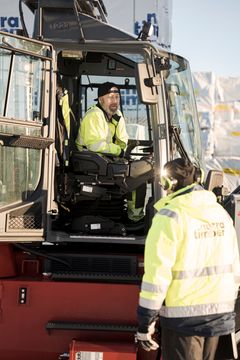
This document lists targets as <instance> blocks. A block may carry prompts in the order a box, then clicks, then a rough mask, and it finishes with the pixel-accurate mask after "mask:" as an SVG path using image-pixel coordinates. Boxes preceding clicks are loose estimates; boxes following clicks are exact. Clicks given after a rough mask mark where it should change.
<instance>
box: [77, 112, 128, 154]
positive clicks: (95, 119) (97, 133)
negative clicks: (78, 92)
mask: <svg viewBox="0 0 240 360" xmlns="http://www.w3.org/2000/svg"><path fill="white" fill-rule="evenodd" d="M117 115H119V116H120V120H119V121H118V122H116V121H114V120H113V122H108V121H107V120H106V118H105V114H104V112H103V111H102V110H101V109H99V107H97V106H96V105H94V106H93V107H91V108H90V109H89V110H88V111H87V112H86V114H85V116H84V118H83V120H82V122H81V126H80V129H79V132H78V136H77V139H76V146H77V148H78V149H79V150H80V151H81V150H82V149H83V148H84V147H86V148H87V149H89V150H91V151H94V152H100V153H109V154H112V155H116V156H118V155H120V153H121V150H122V149H123V150H124V149H125V148H126V146H127V142H128V135H127V131H126V127H125V121H124V118H123V116H122V113H121V112H120V111H118V112H117ZM114 136H115V138H116V140H115V142H113V137H114Z"/></svg>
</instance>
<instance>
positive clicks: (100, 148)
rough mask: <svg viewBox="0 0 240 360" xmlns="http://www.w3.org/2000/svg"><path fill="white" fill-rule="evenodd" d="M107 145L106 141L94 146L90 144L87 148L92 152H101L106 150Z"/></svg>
mask: <svg viewBox="0 0 240 360" xmlns="http://www.w3.org/2000/svg"><path fill="white" fill-rule="evenodd" d="M106 145H107V144H106V142H105V141H98V142H96V143H94V144H89V145H88V146H87V147H88V148H89V149H90V150H92V151H100V150H103V149H104V148H106Z"/></svg>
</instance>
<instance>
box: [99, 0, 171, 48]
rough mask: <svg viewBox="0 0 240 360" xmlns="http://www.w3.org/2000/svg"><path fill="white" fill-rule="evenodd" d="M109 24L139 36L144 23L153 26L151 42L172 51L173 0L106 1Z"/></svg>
mask: <svg viewBox="0 0 240 360" xmlns="http://www.w3.org/2000/svg"><path fill="white" fill-rule="evenodd" d="M104 3H105V6H106V9H107V12H108V22H109V23H110V24H111V25H114V26H115V27H118V28H121V29H124V30H125V31H127V32H129V33H133V34H135V35H136V37H137V35H138V34H139V33H140V31H141V29H142V26H143V22H144V21H147V22H150V23H151V24H152V25H153V35H152V37H151V38H150V40H151V41H153V42H156V43H157V44H159V45H161V46H162V47H164V48H166V49H170V47H171V40H172V23H171V18H172V0H147V1H140V0H114V1H113V0H104Z"/></svg>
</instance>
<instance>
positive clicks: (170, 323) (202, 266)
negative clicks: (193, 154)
mask: <svg viewBox="0 0 240 360" xmlns="http://www.w3.org/2000/svg"><path fill="white" fill-rule="evenodd" d="M174 167H175V168H178V167H179V169H180V171H179V173H178V172H175V170H174ZM165 168H166V169H167V170H170V171H169V172H170V174H171V175H174V176H170V180H169V183H171V184H174V181H175V180H176V181H175V184H177V186H174V185H173V189H172V190H173V192H172V193H171V194H170V195H169V196H167V197H166V198H165V199H161V200H160V201H159V202H158V203H157V204H156V205H155V207H156V209H157V210H158V212H157V214H156V216H155V217H154V219H153V223H152V227H151V229H150V231H149V234H148V237H147V240H146V245H145V257H144V268H145V273H144V277H143V281H142V291H141V293H140V298H139V308H138V317H139V323H140V325H139V334H140V335H139V340H140V341H141V340H142V339H144V336H143V334H145V337H146V338H147V337H148V340H150V342H151V341H152V340H151V336H150V339H149V326H150V324H151V323H153V322H154V321H155V320H156V318H157V317H158V316H159V315H160V324H161V327H162V346H163V360H172V359H173V358H174V359H176V360H181V359H188V360H190V359H194V360H195V359H196V360H200V359H201V360H202V359H209V360H211V359H214V354H215V351H216V347H217V343H218V336H219V335H224V334H230V333H231V332H233V331H234V328H235V314H234V303H235V299H236V295H237V290H238V286H239V274H240V265H239V253H238V246H237V239H236V232H235V229H234V227H233V222H232V219H231V218H230V216H229V215H228V214H227V212H226V211H225V210H224V209H223V208H222V207H221V205H219V204H218V203H217V201H216V197H215V195H214V194H213V193H212V192H210V191H206V190H204V189H203V188H202V187H201V186H199V185H198V184H197V183H194V181H195V180H194V172H193V167H192V166H191V165H190V164H186V165H185V163H184V161H183V160H182V159H180V160H179V159H176V160H174V161H173V162H170V163H167V164H166V166H165ZM170 339H171V340H170ZM152 346H153V348H154V346H156V344H155V345H154V344H153V345H152ZM150 348H151V345H150ZM190 349H192V350H191V351H190ZM186 354H188V355H186ZM186 356H187V357H186Z"/></svg>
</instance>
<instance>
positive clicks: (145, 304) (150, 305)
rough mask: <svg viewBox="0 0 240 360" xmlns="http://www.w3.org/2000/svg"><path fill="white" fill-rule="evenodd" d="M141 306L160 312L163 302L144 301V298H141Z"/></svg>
mask: <svg viewBox="0 0 240 360" xmlns="http://www.w3.org/2000/svg"><path fill="white" fill-rule="evenodd" d="M139 305H140V306H142V307H145V308H147V309H150V310H159V309H160V308H161V306H162V300H161V299H158V300H149V299H143V298H142V297H140V298H139Z"/></svg>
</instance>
